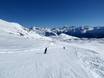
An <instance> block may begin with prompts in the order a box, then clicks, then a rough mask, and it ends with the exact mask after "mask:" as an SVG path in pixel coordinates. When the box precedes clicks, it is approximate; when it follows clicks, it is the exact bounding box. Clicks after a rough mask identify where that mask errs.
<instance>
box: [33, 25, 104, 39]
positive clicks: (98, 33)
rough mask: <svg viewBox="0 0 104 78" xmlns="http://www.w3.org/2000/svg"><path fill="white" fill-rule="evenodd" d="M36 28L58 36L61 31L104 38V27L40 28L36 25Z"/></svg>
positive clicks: (42, 32) (85, 36)
mask: <svg viewBox="0 0 104 78" xmlns="http://www.w3.org/2000/svg"><path fill="white" fill-rule="evenodd" d="M34 30H35V31H36V32H37V33H39V34H42V35H45V36H56V35H60V34H61V33H64V34H67V35H71V36H76V37H79V38H104V27H90V26H83V27H75V26H71V27H62V28H50V29H49V28H39V27H37V28H36V27H34Z"/></svg>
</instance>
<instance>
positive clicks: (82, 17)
mask: <svg viewBox="0 0 104 78" xmlns="http://www.w3.org/2000/svg"><path fill="white" fill-rule="evenodd" d="M0 18H1V19H4V20H7V21H13V22H18V23H20V24H22V25H24V26H28V27H30V26H34V25H37V26H48V25H49V24H53V25H56V26H60V25H66V24H69V25H91V26H98V25H104V0H0Z"/></svg>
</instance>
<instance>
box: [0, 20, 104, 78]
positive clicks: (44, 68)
mask: <svg viewBox="0 0 104 78" xmlns="http://www.w3.org/2000/svg"><path fill="white" fill-rule="evenodd" d="M6 27H7V28H6ZM17 30H18V31H20V33H23V34H24V33H26V34H28V35H26V36H28V37H22V36H17ZM9 32H12V33H16V34H9ZM103 45H104V40H103V39H101V40H96V39H95V40H76V41H69V42H63V41H59V40H55V39H51V38H48V39H47V37H43V36H40V35H39V34H37V33H35V32H33V31H31V32H27V31H26V30H24V29H23V28H22V27H21V25H17V24H14V23H10V22H5V21H3V20H1V21H0V78H104V57H103V54H104V53H103V50H104V48H103ZM45 48H47V54H44V50H45Z"/></svg>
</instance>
